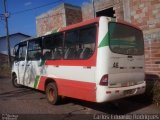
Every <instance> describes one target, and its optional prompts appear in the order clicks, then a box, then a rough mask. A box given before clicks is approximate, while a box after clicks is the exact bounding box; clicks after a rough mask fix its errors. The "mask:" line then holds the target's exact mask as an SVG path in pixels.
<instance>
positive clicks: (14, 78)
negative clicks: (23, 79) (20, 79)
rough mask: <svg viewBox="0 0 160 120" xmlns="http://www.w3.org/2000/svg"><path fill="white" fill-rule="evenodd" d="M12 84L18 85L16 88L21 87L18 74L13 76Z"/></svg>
mask: <svg viewBox="0 0 160 120" xmlns="http://www.w3.org/2000/svg"><path fill="white" fill-rule="evenodd" d="M12 84H13V86H14V87H16V88H19V87H21V85H19V84H18V83H17V76H16V75H13V76H12Z"/></svg>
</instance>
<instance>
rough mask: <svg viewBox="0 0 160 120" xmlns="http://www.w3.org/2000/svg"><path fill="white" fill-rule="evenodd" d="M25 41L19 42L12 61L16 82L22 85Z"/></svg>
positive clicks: (25, 51)
mask: <svg viewBox="0 0 160 120" xmlns="http://www.w3.org/2000/svg"><path fill="white" fill-rule="evenodd" d="M26 53H27V42H22V43H20V44H19V47H18V50H17V53H16V58H15V62H14V66H15V67H14V70H15V71H16V73H17V78H18V81H17V82H18V84H22V85H24V76H25V66H26Z"/></svg>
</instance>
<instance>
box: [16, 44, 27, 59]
mask: <svg viewBox="0 0 160 120" xmlns="http://www.w3.org/2000/svg"><path fill="white" fill-rule="evenodd" d="M26 50H27V43H26V42H24V43H20V44H19V45H18V49H17V50H16V53H15V60H16V61H24V60H25V57H26Z"/></svg>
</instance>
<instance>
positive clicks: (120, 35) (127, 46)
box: [109, 22, 144, 55]
mask: <svg viewBox="0 0 160 120" xmlns="http://www.w3.org/2000/svg"><path fill="white" fill-rule="evenodd" d="M109 47H110V49H111V51H112V52H114V53H118V54H125V55H143V54H144V41H143V34H142V31H141V30H139V29H136V28H134V27H131V26H128V25H125V24H121V23H116V22H110V23H109Z"/></svg>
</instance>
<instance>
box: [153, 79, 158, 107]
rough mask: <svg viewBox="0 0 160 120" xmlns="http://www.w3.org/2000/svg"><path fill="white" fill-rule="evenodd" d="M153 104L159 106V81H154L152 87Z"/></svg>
mask: <svg viewBox="0 0 160 120" xmlns="http://www.w3.org/2000/svg"><path fill="white" fill-rule="evenodd" d="M153 102H154V103H156V104H157V105H158V106H160V81H156V82H155V83H154V87H153Z"/></svg>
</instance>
